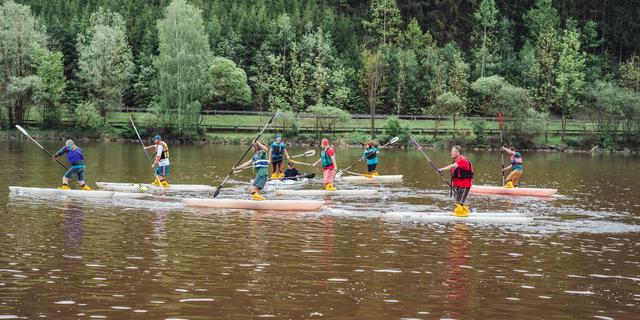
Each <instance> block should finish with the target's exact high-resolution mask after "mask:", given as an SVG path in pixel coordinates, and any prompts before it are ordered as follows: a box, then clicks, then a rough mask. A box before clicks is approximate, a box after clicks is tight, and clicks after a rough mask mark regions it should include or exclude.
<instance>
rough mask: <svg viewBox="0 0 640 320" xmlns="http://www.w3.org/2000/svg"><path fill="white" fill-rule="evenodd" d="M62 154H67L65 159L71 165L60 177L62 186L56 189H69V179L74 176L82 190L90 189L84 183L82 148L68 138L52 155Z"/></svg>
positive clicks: (55, 156)
mask: <svg viewBox="0 0 640 320" xmlns="http://www.w3.org/2000/svg"><path fill="white" fill-rule="evenodd" d="M63 154H67V161H68V162H69V165H70V166H71V167H70V168H69V170H68V171H67V172H66V173H65V174H64V176H63V177H62V186H60V187H59V188H58V189H60V190H71V188H69V179H73V178H74V177H75V178H77V179H78V183H79V184H80V186H81V187H82V190H85V191H91V188H89V186H88V185H86V184H85V183H84V169H85V165H84V155H83V154H82V149H80V147H78V146H76V144H75V143H73V140H71V139H69V140H67V141H66V142H65V146H64V147H63V148H62V149H60V150H58V152H56V154H54V155H53V158H54V159H56V158H58V157H59V156H61V155H63Z"/></svg>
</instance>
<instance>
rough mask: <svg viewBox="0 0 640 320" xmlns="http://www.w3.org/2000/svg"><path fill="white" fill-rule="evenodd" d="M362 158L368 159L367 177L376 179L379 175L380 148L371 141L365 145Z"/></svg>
mask: <svg viewBox="0 0 640 320" xmlns="http://www.w3.org/2000/svg"><path fill="white" fill-rule="evenodd" d="M362 157H363V158H365V159H367V176H369V177H375V176H377V175H378V170H376V168H377V167H378V148H376V146H375V145H374V143H373V142H371V141H369V142H367V144H365V145H364V152H363V153H362Z"/></svg>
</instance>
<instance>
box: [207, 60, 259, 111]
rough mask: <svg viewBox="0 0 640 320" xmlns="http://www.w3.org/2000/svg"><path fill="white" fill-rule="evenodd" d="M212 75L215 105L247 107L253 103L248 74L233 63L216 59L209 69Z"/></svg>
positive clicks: (212, 94)
mask: <svg viewBox="0 0 640 320" xmlns="http://www.w3.org/2000/svg"><path fill="white" fill-rule="evenodd" d="M209 73H210V74H211V98H212V100H213V103H214V105H224V106H227V105H237V106H246V105H247V104H249V102H250V101H251V88H250V87H249V85H248V84H247V74H246V73H245V72H244V70H242V69H241V68H238V67H236V64H235V63H233V61H231V60H229V59H227V58H222V57H215V58H213V61H212V62H211V66H210V67H209Z"/></svg>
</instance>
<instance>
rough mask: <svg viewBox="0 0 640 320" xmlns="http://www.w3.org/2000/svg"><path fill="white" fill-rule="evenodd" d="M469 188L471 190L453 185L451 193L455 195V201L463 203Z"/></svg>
mask: <svg viewBox="0 0 640 320" xmlns="http://www.w3.org/2000/svg"><path fill="white" fill-rule="evenodd" d="M469 190H471V188H463V187H453V194H454V195H455V197H456V202H457V203H460V204H464V203H465V202H466V201H467V196H468V195H469Z"/></svg>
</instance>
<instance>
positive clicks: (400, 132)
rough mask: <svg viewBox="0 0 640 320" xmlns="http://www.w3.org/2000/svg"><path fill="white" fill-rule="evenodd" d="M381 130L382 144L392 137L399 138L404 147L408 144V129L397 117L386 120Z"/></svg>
mask: <svg viewBox="0 0 640 320" xmlns="http://www.w3.org/2000/svg"><path fill="white" fill-rule="evenodd" d="M382 128H383V131H384V138H383V141H384V142H387V141H390V140H391V139H393V138H394V137H398V138H400V140H399V142H400V143H404V144H405V145H406V144H408V143H409V135H410V130H409V127H408V126H403V125H402V123H400V119H398V117H389V118H387V121H385V122H384V126H383V127H382ZM381 142H382V141H381Z"/></svg>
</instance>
